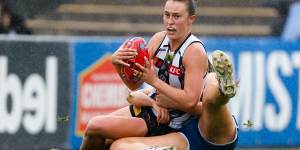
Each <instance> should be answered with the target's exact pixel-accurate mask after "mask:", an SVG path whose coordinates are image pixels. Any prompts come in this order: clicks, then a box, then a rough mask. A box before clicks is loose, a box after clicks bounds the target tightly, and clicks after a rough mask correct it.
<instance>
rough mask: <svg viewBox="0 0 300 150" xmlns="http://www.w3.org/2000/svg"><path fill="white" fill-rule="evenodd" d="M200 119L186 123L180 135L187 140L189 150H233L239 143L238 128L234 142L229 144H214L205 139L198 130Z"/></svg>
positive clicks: (195, 118) (196, 118) (194, 118)
mask: <svg viewBox="0 0 300 150" xmlns="http://www.w3.org/2000/svg"><path fill="white" fill-rule="evenodd" d="M198 122H199V118H198V117H193V118H192V119H190V120H189V121H188V122H186V123H185V125H184V127H183V128H182V129H181V131H180V132H179V133H181V134H182V135H183V137H185V138H186V140H187V141H188V144H189V150H233V149H234V148H235V147H236V144H237V141H238V130H237V128H236V135H235V138H234V140H232V141H231V142H229V143H227V144H214V143H212V142H209V141H207V140H206V139H204V138H203V137H202V135H201V133H200V129H199V128H198Z"/></svg>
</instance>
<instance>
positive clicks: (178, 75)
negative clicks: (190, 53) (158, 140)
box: [153, 34, 201, 128]
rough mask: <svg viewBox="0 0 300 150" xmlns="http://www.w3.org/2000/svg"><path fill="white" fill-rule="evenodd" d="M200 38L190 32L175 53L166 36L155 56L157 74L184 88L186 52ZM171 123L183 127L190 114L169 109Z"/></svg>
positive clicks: (171, 125) (169, 82) (173, 84)
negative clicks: (171, 50) (184, 59)
mask: <svg viewBox="0 0 300 150" xmlns="http://www.w3.org/2000/svg"><path fill="white" fill-rule="evenodd" d="M194 42H199V43H201V42H200V40H199V39H198V38H197V37H195V36H194V35H192V34H190V35H189V36H188V37H187V38H186V39H185V41H184V42H183V43H182V44H181V45H180V46H179V47H178V49H176V50H175V51H174V52H173V53H170V46H169V38H168V37H167V36H165V37H164V39H163V41H162V42H161V44H160V46H159V48H158V49H157V50H156V51H155V53H154V55H153V56H154V57H153V63H154V69H155V72H156V74H157V76H158V77H159V78H160V79H161V80H163V81H164V82H166V83H167V84H169V85H170V86H172V87H175V88H178V89H183V88H184V77H185V67H184V64H183V57H184V52H185V50H186V49H187V47H188V46H189V45H191V44H192V43H194ZM169 114H170V118H171V121H170V124H169V126H170V127H172V128H181V125H182V123H183V122H184V121H186V120H187V119H188V118H189V117H190V114H188V113H185V112H183V111H180V110H174V109H170V110H169Z"/></svg>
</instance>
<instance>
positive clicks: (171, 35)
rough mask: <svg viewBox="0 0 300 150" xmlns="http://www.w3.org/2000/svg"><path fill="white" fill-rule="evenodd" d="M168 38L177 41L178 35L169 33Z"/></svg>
mask: <svg viewBox="0 0 300 150" xmlns="http://www.w3.org/2000/svg"><path fill="white" fill-rule="evenodd" d="M167 36H168V38H169V39H176V37H177V36H176V34H174V33H169V32H167Z"/></svg>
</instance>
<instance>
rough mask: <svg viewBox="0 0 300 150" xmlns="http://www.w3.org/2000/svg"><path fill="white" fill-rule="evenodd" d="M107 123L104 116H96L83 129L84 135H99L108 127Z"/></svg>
mask: <svg viewBox="0 0 300 150" xmlns="http://www.w3.org/2000/svg"><path fill="white" fill-rule="evenodd" d="M108 126H109V125H108V122H107V121H106V119H105V116H97V117H94V118H92V119H91V120H89V122H88V124H87V126H86V129H85V135H86V136H91V135H95V134H97V135H99V134H101V133H102V132H104V131H105V130H106V128H107V127H108Z"/></svg>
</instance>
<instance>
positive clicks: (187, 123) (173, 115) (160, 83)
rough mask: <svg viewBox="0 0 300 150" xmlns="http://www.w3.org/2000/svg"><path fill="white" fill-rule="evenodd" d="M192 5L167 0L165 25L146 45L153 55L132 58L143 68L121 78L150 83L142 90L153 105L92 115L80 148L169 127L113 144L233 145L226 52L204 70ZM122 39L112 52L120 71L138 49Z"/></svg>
mask: <svg viewBox="0 0 300 150" xmlns="http://www.w3.org/2000/svg"><path fill="white" fill-rule="evenodd" d="M195 9H196V8H195V3H194V0H166V3H165V7H164V17H163V20H164V29H165V31H163V32H158V33H156V34H155V35H154V36H153V37H152V38H151V40H150V42H149V44H148V46H147V47H148V50H149V54H150V58H151V60H150V61H149V60H148V59H147V58H145V61H146V66H145V67H144V66H141V65H138V64H136V65H137V66H138V67H139V69H140V70H141V71H136V72H135V75H136V76H137V77H139V78H141V79H140V81H139V82H137V83H132V82H129V81H127V80H126V79H124V78H123V81H124V83H125V84H126V85H127V86H128V87H129V88H130V89H132V90H135V89H137V88H138V87H139V86H140V84H142V83H143V82H146V83H148V84H149V85H151V86H152V87H154V89H155V90H149V91H148V92H146V91H144V92H145V93H147V94H149V96H150V97H151V98H152V99H155V103H152V104H153V106H155V107H153V108H154V109H155V111H154V110H153V109H151V107H142V108H141V109H139V108H136V107H133V106H130V107H125V108H123V109H120V110H118V111H115V112H113V113H111V114H109V115H107V116H97V117H94V118H93V119H91V121H89V123H88V126H87V129H86V133H85V135H84V137H83V143H82V145H81V149H102V148H103V147H104V146H103V145H104V143H105V139H106V138H107V139H113V140H116V139H120V138H122V137H143V136H146V135H161V134H166V133H168V132H173V133H169V134H166V135H162V136H157V137H145V138H124V139H121V140H118V141H116V142H114V143H113V145H112V147H111V149H122V148H124V149H130V148H129V147H130V146H132V145H134V147H132V148H134V149H138V147H140V148H144V146H146V147H148V146H155V145H160V146H166V145H173V146H175V147H176V148H177V149H191V150H194V149H205V150H210V149H233V148H234V147H235V144H236V142H237V130H236V125H235V122H234V120H233V118H232V116H231V114H230V112H229V110H228V108H227V107H226V103H227V102H228V101H229V98H231V97H232V96H234V95H235V93H236V85H235V83H234V79H233V66H232V64H231V62H230V60H229V58H228V57H227V56H226V55H225V54H224V53H222V52H220V51H217V52H216V53H214V55H213V66H214V69H215V71H216V74H214V73H210V74H208V70H209V61H208V58H207V55H206V52H205V49H204V47H203V45H202V43H201V42H200V40H199V39H197V38H196V37H195V36H194V35H193V34H191V32H192V24H193V22H194V21H195V19H196V16H195ZM124 45H125V43H124V44H123V45H122V46H121V47H120V48H119V49H118V50H117V51H116V52H115V53H114V54H113V60H112V62H113V64H114V66H115V67H116V70H117V71H118V73H119V74H120V76H121V77H122V76H123V75H122V72H121V68H122V66H128V67H129V66H130V65H129V64H127V63H126V61H125V60H128V59H131V58H134V57H135V56H136V55H137V51H136V50H135V49H130V48H125V47H124ZM153 68H154V70H153ZM204 86H205V88H204ZM155 112H156V113H158V114H156V115H155ZM193 113H196V114H198V115H196V116H194V115H192V114H193ZM153 114H154V115H153ZM166 114H167V115H166ZM168 114H169V115H168ZM132 116H136V117H132ZM158 122H159V123H158ZM166 122H167V123H166ZM174 131H176V132H174ZM177 131H180V132H177ZM200 131H201V133H200ZM124 145H126V146H128V147H124ZM137 145H138V147H136V146H137Z"/></svg>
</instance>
